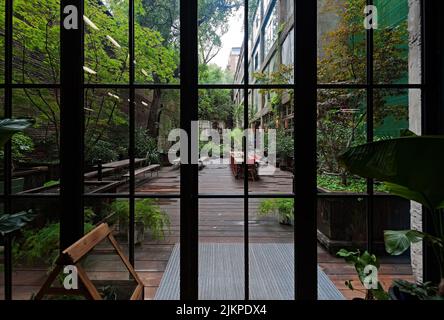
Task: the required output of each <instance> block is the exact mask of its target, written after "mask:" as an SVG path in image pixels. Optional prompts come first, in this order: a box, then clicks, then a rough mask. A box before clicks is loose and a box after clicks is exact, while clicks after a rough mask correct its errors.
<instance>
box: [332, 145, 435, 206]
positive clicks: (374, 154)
mask: <svg viewBox="0 0 444 320" xmlns="http://www.w3.org/2000/svg"><path fill="white" fill-rule="evenodd" d="M338 160H339V162H340V163H341V164H342V165H343V166H344V167H345V168H346V169H347V170H348V171H350V172H351V173H353V174H357V175H359V176H361V177H364V178H373V179H377V180H379V181H384V182H387V187H388V188H389V191H390V192H391V193H392V194H395V195H398V196H401V197H404V198H406V199H409V200H414V201H417V202H419V203H421V204H423V205H425V206H427V207H428V208H430V209H432V210H435V209H440V208H444V136H423V137H416V136H413V137H404V138H398V139H392V140H384V141H378V142H374V143H369V144H364V145H361V146H357V147H354V148H350V149H349V150H347V151H346V152H344V153H343V154H341V155H340V156H339V158H338Z"/></svg>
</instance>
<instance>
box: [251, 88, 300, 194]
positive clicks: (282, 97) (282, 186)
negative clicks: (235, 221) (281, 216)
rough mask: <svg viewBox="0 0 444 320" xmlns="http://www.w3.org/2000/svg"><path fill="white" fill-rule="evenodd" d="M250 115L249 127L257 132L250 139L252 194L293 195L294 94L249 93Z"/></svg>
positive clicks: (270, 91)
mask: <svg viewBox="0 0 444 320" xmlns="http://www.w3.org/2000/svg"><path fill="white" fill-rule="evenodd" d="M248 114H249V127H250V128H251V129H252V131H251V132H254V136H252V137H251V138H250V136H249V138H248V141H249V144H248V147H249V149H248V150H249V151H248V153H249V159H248V161H249V163H248V165H249V168H248V170H249V175H248V180H249V181H250V182H249V191H250V192H251V193H287V194H290V193H293V169H294V166H293V163H294V139H293V134H294V130H293V125H294V95H293V91H292V90H282V89H267V90H252V91H250V95H249V112H248ZM253 159H254V161H253ZM253 163H254V166H253V165H252V164H253Z"/></svg>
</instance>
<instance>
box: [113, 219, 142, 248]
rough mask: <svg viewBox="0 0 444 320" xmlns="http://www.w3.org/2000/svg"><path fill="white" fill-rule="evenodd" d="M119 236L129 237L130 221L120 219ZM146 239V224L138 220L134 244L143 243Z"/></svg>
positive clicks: (135, 227)
mask: <svg viewBox="0 0 444 320" xmlns="http://www.w3.org/2000/svg"><path fill="white" fill-rule="evenodd" d="M119 236H121V237H126V239H129V228H128V222H127V221H125V222H122V221H119ZM144 240H145V225H144V224H143V222H136V224H135V226H134V244H142V243H143V241H144Z"/></svg>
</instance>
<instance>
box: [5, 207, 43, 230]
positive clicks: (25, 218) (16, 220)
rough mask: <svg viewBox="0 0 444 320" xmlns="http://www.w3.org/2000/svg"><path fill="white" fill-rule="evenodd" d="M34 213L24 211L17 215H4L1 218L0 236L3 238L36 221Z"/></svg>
mask: <svg viewBox="0 0 444 320" xmlns="http://www.w3.org/2000/svg"><path fill="white" fill-rule="evenodd" d="M34 217H35V215H34V214H33V213H32V211H31V210H30V211H23V212H19V213H15V214H4V215H2V216H0V234H1V235H2V236H4V235H6V234H8V233H11V232H14V231H17V230H19V229H21V228H23V227H24V226H25V225H26V224H27V223H28V222H30V221H32V220H33V219H34Z"/></svg>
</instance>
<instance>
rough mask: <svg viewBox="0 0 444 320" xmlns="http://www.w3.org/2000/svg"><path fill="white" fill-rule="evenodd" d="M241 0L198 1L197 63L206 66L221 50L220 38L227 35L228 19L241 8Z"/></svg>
mask: <svg viewBox="0 0 444 320" xmlns="http://www.w3.org/2000/svg"><path fill="white" fill-rule="evenodd" d="M242 4H243V1H241V0H199V6H198V13H197V14H198V21H197V23H198V27H199V29H198V42H199V63H200V65H207V64H209V62H210V61H211V60H212V59H213V58H214V57H215V56H216V55H217V54H218V53H219V51H220V50H221V48H222V39H221V37H222V36H223V35H224V34H225V33H227V31H228V28H229V24H228V21H229V19H230V18H231V17H232V16H233V14H234V13H235V12H236V11H237V10H238V9H239V8H240V7H241V6H242Z"/></svg>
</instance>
